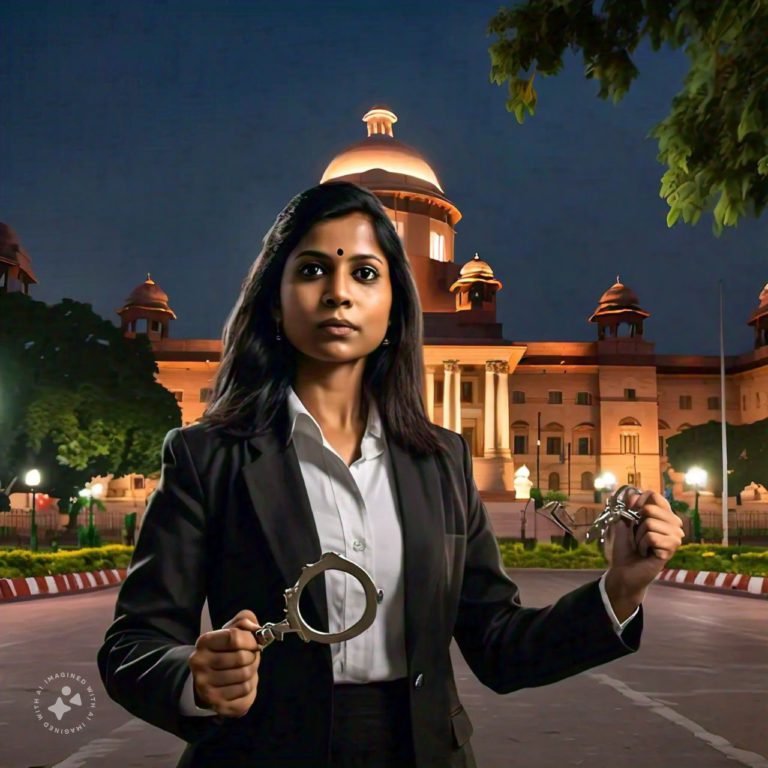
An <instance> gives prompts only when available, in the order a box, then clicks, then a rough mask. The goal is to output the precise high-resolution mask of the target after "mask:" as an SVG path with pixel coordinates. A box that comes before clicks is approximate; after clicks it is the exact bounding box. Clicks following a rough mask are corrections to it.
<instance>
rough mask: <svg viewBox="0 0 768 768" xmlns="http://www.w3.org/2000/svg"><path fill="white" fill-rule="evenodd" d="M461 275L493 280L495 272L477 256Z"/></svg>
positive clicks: (463, 269)
mask: <svg viewBox="0 0 768 768" xmlns="http://www.w3.org/2000/svg"><path fill="white" fill-rule="evenodd" d="M459 274H460V275H461V276H462V277H480V278H488V279H490V280H493V270H492V269H491V266H490V264H488V262H486V261H483V260H482V259H481V258H480V256H478V255H477V254H475V256H474V258H472V259H470V261H468V262H467V263H466V264H465V265H464V266H463V267H462V268H461V271H460V272H459Z"/></svg>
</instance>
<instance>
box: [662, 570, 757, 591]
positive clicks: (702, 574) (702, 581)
mask: <svg viewBox="0 0 768 768" xmlns="http://www.w3.org/2000/svg"><path fill="white" fill-rule="evenodd" d="M656 579H657V580H658V581H666V582H670V583H674V584H692V585H695V586H699V587H715V588H719V589H733V590H737V591H740V592H749V593H751V594H753V595H768V576H748V575H746V574H743V573H717V572H716V571H685V570H682V569H680V568H665V569H664V570H663V571H662V572H661V573H660V574H659V575H658V576H657V577H656Z"/></svg>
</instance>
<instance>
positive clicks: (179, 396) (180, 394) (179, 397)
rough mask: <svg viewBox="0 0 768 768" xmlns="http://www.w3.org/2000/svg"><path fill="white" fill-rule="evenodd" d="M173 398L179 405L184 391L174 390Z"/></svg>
mask: <svg viewBox="0 0 768 768" xmlns="http://www.w3.org/2000/svg"><path fill="white" fill-rule="evenodd" d="M173 396H174V397H175V398H176V401H177V402H179V403H180V402H181V401H182V400H183V399H184V390H183V389H174V390H173Z"/></svg>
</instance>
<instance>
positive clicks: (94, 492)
mask: <svg viewBox="0 0 768 768" xmlns="http://www.w3.org/2000/svg"><path fill="white" fill-rule="evenodd" d="M103 490H104V486H103V485H102V484H101V483H94V484H93V485H92V486H91V487H90V488H83V489H82V490H81V491H80V492H79V495H80V496H82V497H83V498H86V499H88V529H87V533H86V535H87V539H88V544H89V546H92V547H95V546H96V528H95V526H94V524H93V503H94V500H95V499H98V498H99V496H101V494H102V491H103Z"/></svg>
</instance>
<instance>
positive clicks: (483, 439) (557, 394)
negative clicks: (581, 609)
mask: <svg viewBox="0 0 768 768" xmlns="http://www.w3.org/2000/svg"><path fill="white" fill-rule="evenodd" d="M363 122H364V123H365V125H366V130H367V136H365V137H364V138H363V139H362V140H360V141H358V142H356V143H354V144H352V145H350V146H349V147H347V148H346V149H345V150H344V151H343V152H341V153H340V154H339V155H337V156H336V157H334V158H333V159H332V160H331V162H330V163H329V164H328V166H327V168H326V170H325V172H324V174H323V176H322V178H321V181H327V180H330V179H344V180H348V181H352V182H355V183H357V184H360V185H362V186H364V187H367V188H368V189H370V190H372V191H373V192H374V193H375V194H376V195H377V197H378V198H379V199H380V200H381V202H382V204H383V205H384V207H385V209H386V210H387V212H388V213H389V216H390V218H391V220H392V222H393V224H394V226H395V228H396V230H397V232H398V234H399V235H400V237H401V239H402V241H403V243H404V246H405V250H406V253H407V255H408V258H409V261H410V263H411V267H412V270H413V274H414V277H415V280H416V283H417V286H418V289H419V295H420V299H421V304H422V309H423V312H424V363H425V371H426V376H425V381H424V401H425V404H426V407H427V410H428V412H429V416H430V418H431V419H432V420H433V421H434V422H435V423H437V424H440V425H442V426H444V427H446V428H448V429H452V430H454V431H456V432H460V433H461V434H463V435H464V437H465V438H466V440H467V441H468V443H469V445H470V446H471V449H472V454H473V457H474V458H473V465H474V474H475V479H476V482H477V485H478V487H479V488H480V489H481V491H484V492H486V493H485V497H486V498H491V496H492V498H493V499H494V500H496V501H500V500H503V499H504V498H512V497H513V487H514V485H513V482H514V472H515V470H516V469H518V468H519V467H520V466H522V465H523V464H525V465H526V466H527V467H528V469H529V470H530V472H531V476H530V479H531V481H533V483H534V485H535V486H536V485H538V486H539V487H540V488H542V490H545V491H546V490H560V491H564V492H566V493H567V494H569V496H570V497H571V498H572V499H573V500H575V501H585V502H586V501H591V500H592V499H593V495H594V480H595V477H596V476H597V475H598V474H599V473H601V472H603V471H611V472H612V473H613V474H614V475H615V476H616V478H617V480H618V482H619V483H624V482H629V483H633V484H635V485H638V486H641V487H643V488H645V489H653V490H661V489H662V488H663V483H664V480H663V476H664V473H665V471H666V470H668V462H667V456H666V453H667V451H666V443H667V440H668V439H669V438H670V437H671V436H672V435H675V434H677V433H679V432H681V431H682V430H684V429H687V428H688V427H690V426H693V425H695V424H701V423H704V422H707V421H710V420H713V421H720V414H721V408H720V360H719V358H718V357H717V356H702V355H659V354H656V352H655V350H654V344H653V342H652V341H651V340H649V339H648V338H646V332H647V330H648V329H647V328H646V326H647V325H650V326H651V327H652V322H653V321H652V319H650V318H651V314H650V313H649V312H648V311H646V310H645V309H644V308H643V307H642V306H641V304H640V300H639V298H638V296H636V295H635V293H634V292H633V291H632V290H631V289H630V288H629V287H627V286H626V285H624V284H623V283H622V282H621V281H620V279H619V278H618V277H617V278H616V282H615V283H614V284H613V285H611V286H609V287H608V288H607V289H606V290H605V292H604V293H603V295H602V296H601V297H600V298H599V299H598V301H597V305H596V306H595V307H594V309H593V311H592V313H591V315H590V314H588V311H589V309H590V308H588V307H585V308H584V309H585V322H590V323H591V324H593V326H594V328H595V339H594V341H592V342H519V341H511V340H508V339H506V338H505V337H504V333H503V329H502V326H501V324H500V323H499V322H498V321H497V318H496V307H497V304H496V302H497V296H498V294H499V292H500V291H502V290H503V285H502V283H501V282H500V281H499V280H498V279H497V278H496V277H495V276H494V272H493V269H492V267H491V265H490V264H489V263H488V262H487V261H485V260H482V259H480V258H479V256H478V254H474V256H473V257H472V258H471V259H469V260H468V261H466V262H465V263H463V264H462V263H460V261H459V260H457V254H456V250H455V227H456V224H457V223H458V222H459V220H460V219H461V213H460V211H459V209H458V208H457V206H456V204H455V203H453V202H452V201H451V200H450V199H449V198H448V196H447V195H446V193H445V191H444V190H443V188H442V186H441V184H440V181H439V179H438V177H437V174H436V173H435V171H434V170H433V169H432V167H431V166H430V165H429V164H428V163H427V161H426V160H425V159H424V157H423V156H422V154H421V153H420V152H418V151H417V150H415V149H413V148H412V147H410V146H408V145H407V144H404V143H402V142H401V141H399V140H398V139H396V138H395V136H394V125H395V123H396V122H397V117H396V115H395V114H394V113H393V112H392V111H390V110H389V109H387V108H385V107H374V108H372V109H371V110H369V111H368V112H367V113H366V114H365V115H364V116H363ZM30 282H36V280H35V278H34V276H33V275H32V272H31V267H30V264H29V259H28V257H27V256H26V254H25V253H24V252H23V250H22V249H21V247H20V245H19V243H18V239H17V238H16V237H15V235H13V233H12V232H11V231H10V229H9V228H8V227H3V226H0V290H14V289H15V290H24V291H25V292H27V291H28V285H29V283H30ZM118 315H119V316H120V320H121V328H122V330H123V332H124V333H125V334H127V335H135V334H137V333H144V334H147V335H148V336H149V338H150V340H151V343H152V346H153V349H154V352H155V357H156V361H157V365H158V369H159V373H158V380H159V381H160V383H162V384H163V386H165V387H166V388H167V389H169V390H170V391H171V392H173V393H174V394H175V396H176V398H177V400H178V401H179V406H180V407H181V410H182V413H183V423H184V424H185V425H186V424H190V423H192V422H194V421H196V420H197V419H198V418H199V417H200V416H201V415H202V413H203V411H204V409H205V404H206V401H207V399H208V397H209V395H210V391H211V390H210V387H211V382H212V378H213V375H214V373H215V370H216V366H217V364H218V360H219V355H220V341H219V340H208V339H175V338H173V334H172V332H171V331H172V329H171V326H172V321H173V320H175V319H176V315H175V314H174V312H173V310H172V309H171V307H170V305H169V299H168V295H167V294H166V293H165V292H164V291H163V290H162V289H161V288H160V286H158V285H157V284H156V283H155V282H154V281H153V280H152V279H151V277H150V275H147V279H146V281H144V282H143V283H141V284H140V285H139V286H138V287H137V288H135V289H134V290H133V291H132V292H131V294H130V295H129V297H128V298H127V299H126V301H125V303H124V305H123V306H122V307H121V308H120V309H119V310H118ZM746 320H747V322H748V323H749V324H750V325H751V326H753V327H754V330H755V343H754V348H753V349H752V350H750V351H748V352H745V353H743V354H740V355H733V356H728V357H727V358H726V414H727V421H728V422H729V423H732V424H744V423H748V422H753V421H757V420H759V419H763V418H768V286H766V287H765V288H764V289H763V291H762V292H761V293H760V296H759V300H758V307H757V308H756V309H755V311H754V312H753V313H752V314H751V316H750V317H749V318H747V319H746ZM668 476H670V477H671V479H672V480H673V482H674V491H675V493H680V492H681V491H682V476H681V475H680V474H678V473H668ZM113 483H115V484H121V485H122V484H124V483H125V479H122V478H121V479H119V480H116V481H113ZM131 487H132V486H131ZM141 487H142V489H143V488H144V484H143V483H141ZM732 492H733V493H735V489H732ZM116 495H122V494H119V493H118V494H116Z"/></svg>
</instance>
